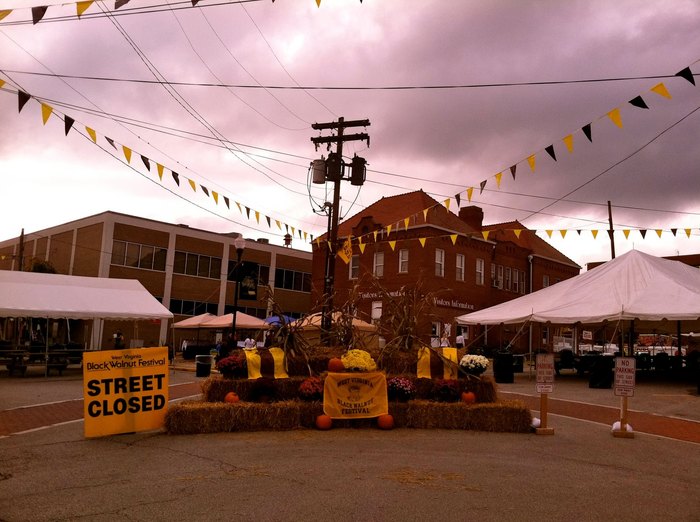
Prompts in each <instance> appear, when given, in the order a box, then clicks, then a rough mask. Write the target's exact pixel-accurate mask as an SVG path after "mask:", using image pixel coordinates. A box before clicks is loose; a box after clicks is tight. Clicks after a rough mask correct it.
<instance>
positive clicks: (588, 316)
mask: <svg viewBox="0 0 700 522" xmlns="http://www.w3.org/2000/svg"><path fill="white" fill-rule="evenodd" d="M635 319H638V320H641V321H661V320H664V319H666V320H669V321H688V320H698V319H700V270H698V269H697V268H694V267H692V266H689V265H686V264H684V263H681V262H680V261H670V260H668V259H663V258H659V257H654V256H651V255H649V254H644V253H642V252H639V251H637V250H632V251H630V252H628V253H626V254H624V255H622V256H620V257H618V258H616V259H613V260H612V261H608V262H607V263H604V264H602V265H600V266H598V267H596V268H594V269H592V270H589V271H588V272H585V273H583V274H581V275H578V276H576V277H572V278H571V279H566V280H564V281H562V282H560V283H557V284H555V285H553V286H550V287H548V288H544V289H542V290H538V291H537V292H534V293H532V294H528V295H525V296H523V297H520V298H518V299H513V300H512V301H508V302H506V303H502V304H499V305H496V306H492V307H490V308H485V309H484V310H479V311H477V312H472V313H469V314H465V315H461V316H459V317H457V318H456V320H457V323H459V324H464V325H467V324H481V325H491V324H519V323H524V322H527V321H534V322H542V323H544V322H550V323H553V324H574V323H579V322H580V323H584V324H591V323H600V322H603V321H618V320H635Z"/></svg>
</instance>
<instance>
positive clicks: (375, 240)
mask: <svg viewBox="0 0 700 522" xmlns="http://www.w3.org/2000/svg"><path fill="white" fill-rule="evenodd" d="M372 233H373V234H374V242H375V243H376V242H377V234H378V233H379V230H375V231H374V232H372Z"/></svg>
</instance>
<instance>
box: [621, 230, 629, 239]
mask: <svg viewBox="0 0 700 522" xmlns="http://www.w3.org/2000/svg"><path fill="white" fill-rule="evenodd" d="M622 233H623V234H624V235H625V239H627V238H629V237H630V231H629V230H623V231H622Z"/></svg>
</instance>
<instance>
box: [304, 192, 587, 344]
mask: <svg viewBox="0 0 700 522" xmlns="http://www.w3.org/2000/svg"><path fill="white" fill-rule="evenodd" d="M482 220H483V211H482V210H481V209H480V208H479V207H475V206H468V207H464V208H461V209H459V213H458V214H455V213H453V212H451V211H450V210H448V209H447V208H446V206H444V205H443V204H441V203H438V202H437V201H436V200H435V199H433V198H432V197H430V196H429V195H428V194H426V193H425V192H423V191H417V192H410V193H407V194H402V195H398V196H392V197H386V198H382V199H381V200H379V201H377V202H376V203H374V204H372V205H371V206H369V207H368V208H366V209H365V210H363V211H362V212H359V213H358V214H356V215H355V216H353V217H351V218H349V219H347V220H346V221H344V222H343V223H341V224H340V226H339V230H338V243H339V244H343V243H345V242H346V241H347V240H348V239H350V242H351V245H352V254H351V257H350V256H349V258H348V259H349V262H348V263H347V264H346V263H345V262H343V260H341V257H340V256H339V257H338V258H337V260H336V269H335V274H334V289H335V296H334V305H335V306H336V307H337V306H338V305H339V304H340V303H343V302H346V301H348V300H349V299H350V295H351V292H352V291H353V289H355V290H356V295H357V300H356V303H355V304H356V309H357V312H358V315H359V316H360V317H361V318H362V319H365V320H372V319H373V320H375V321H376V320H377V319H378V317H380V316H381V314H382V310H383V309H384V308H386V304H385V303H384V302H383V300H382V298H381V296H382V295H384V296H387V295H391V293H394V295H396V293H397V292H400V291H401V288H402V287H407V286H411V285H416V284H417V283H418V282H419V281H420V283H419V284H420V287H421V290H422V292H423V293H424V294H425V295H429V296H431V298H432V303H431V307H430V308H431V313H430V314H427V316H426V317H425V318H422V319H420V320H419V332H418V333H419V336H420V337H421V339H422V340H423V341H424V342H429V341H432V342H434V341H435V339H436V338H439V337H440V336H442V335H443V334H444V333H446V330H447V331H448V332H449V338H450V343H451V344H454V340H455V335H456V329H457V325H456V323H455V317H456V316H458V315H462V314H465V313H468V312H472V311H476V310H481V309H483V308H487V307H489V306H492V305H495V304H498V303H501V302H504V301H507V300H510V299H513V298H515V297H518V296H520V295H523V294H525V293H528V292H532V291H535V290H539V289H541V288H543V287H544V286H549V285H551V284H555V283H556V282H558V281H561V280H563V279H567V278H569V277H573V276H575V275H578V273H579V271H580V267H579V266H578V265H577V264H576V263H574V262H573V261H571V260H570V259H568V258H567V257H566V256H564V255H563V254H562V253H560V252H559V251H558V250H556V249H555V248H553V247H552V246H551V245H549V244H548V243H547V242H546V241H544V240H542V239H541V238H539V237H537V236H536V235H535V234H534V233H533V232H531V231H529V230H527V229H526V228H525V227H523V226H522V225H520V224H519V223H518V222H510V223H502V224H498V225H489V226H484V225H483V224H482ZM327 251H328V244H327V241H326V238H325V236H324V237H321V238H319V240H317V241H316V242H315V243H314V245H313V268H312V280H313V285H312V287H313V290H312V301H313V302H317V303H318V302H320V301H321V299H322V294H323V279H324V275H325V259H326V252H327ZM348 253H349V251H348ZM377 285H381V287H382V288H383V289H384V290H385V292H383V291H378V290H377ZM464 333H465V337H466V339H465V342H466V343H470V342H478V344H480V345H481V344H487V345H489V346H497V345H499V344H503V342H504V341H507V338H506V336H507V334H508V332H507V331H502V332H499V334H498V335H496V334H494V333H493V332H491V333H490V334H489V336H487V338H486V339H483V337H482V336H481V334H482V331H481V329H477V328H472V329H471V331H470V330H469V329H465V332H464ZM543 338H544V337H543ZM538 344H540V343H539V342H538Z"/></svg>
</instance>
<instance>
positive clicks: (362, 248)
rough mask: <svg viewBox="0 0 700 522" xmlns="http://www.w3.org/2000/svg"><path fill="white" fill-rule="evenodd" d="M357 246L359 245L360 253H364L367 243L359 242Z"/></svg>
mask: <svg viewBox="0 0 700 522" xmlns="http://www.w3.org/2000/svg"><path fill="white" fill-rule="evenodd" d="M358 246H359V247H360V253H361V254H364V253H365V248H366V247H367V243H360V244H359V245H358Z"/></svg>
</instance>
